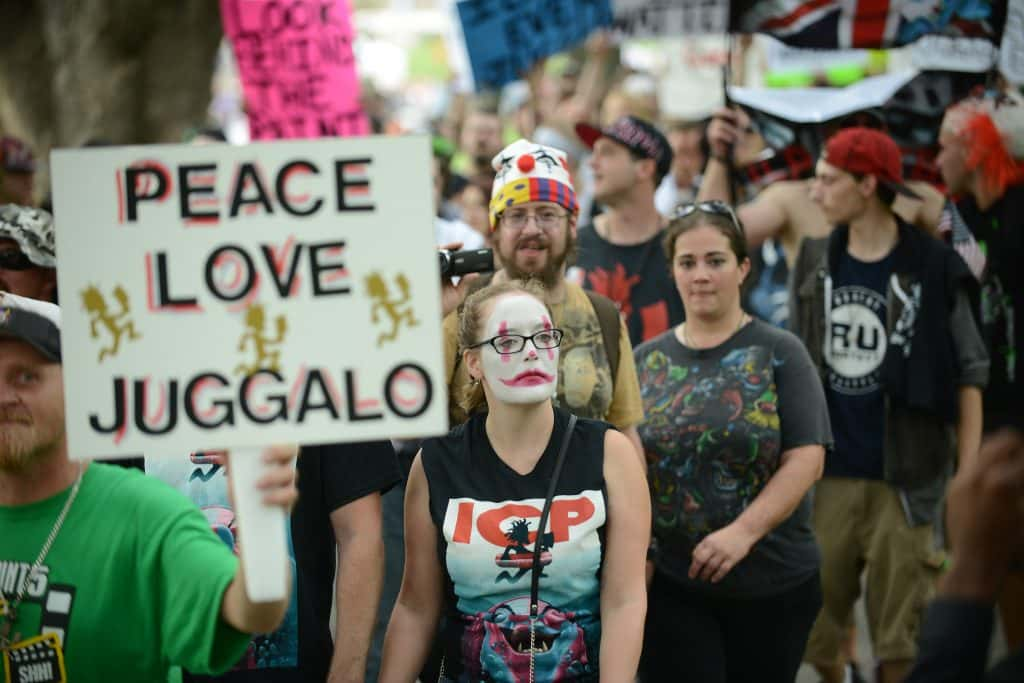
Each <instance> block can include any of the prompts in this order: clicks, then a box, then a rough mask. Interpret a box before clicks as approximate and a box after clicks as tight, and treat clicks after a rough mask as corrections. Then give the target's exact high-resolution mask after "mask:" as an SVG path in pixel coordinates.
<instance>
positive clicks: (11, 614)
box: [0, 463, 85, 652]
mask: <svg viewBox="0 0 1024 683" xmlns="http://www.w3.org/2000/svg"><path fill="white" fill-rule="evenodd" d="M84 471H85V470H84V468H83V467H82V463H78V478H77V479H75V484H74V486H72V487H71V493H70V494H68V499H67V500H66V501H64V508H63V509H62V510H61V511H60V514H59V515H57V521H55V522H54V523H53V528H52V529H50V534H49V535H48V536H47V537H46V542H45V543H43V547H42V549H41V550H40V551H39V556H38V557H36V561H35V562H34V563H32V568H31V569H29V570H28V573H27V574H25V578H23V579H22V580H21V585H20V586H19V587H18V590H17V593H16V594H15V595H14V597H13V598H8V597H7V596H6V595H4V593H3V591H2V590H0V599H2V600H3V602H4V605H5V609H4V618H3V621H2V622H0V652H6V651H8V650H10V649H11V644H12V642H17V641H18V640H20V637H19V636H18V635H17V634H15V635H14V636H13V638H12V637H11V630H12V629H13V628H14V622H15V621H17V619H18V606H19V605H21V601H22V599H23V598H24V597H25V591H26V590H28V582H29V581H31V580H32V577H33V576H35V573H36V572H37V571H39V567H41V566H42V564H43V561H44V560H45V559H46V555H47V553H49V552H50V547H51V546H52V545H53V542H54V541H55V540H57V534H59V533H60V528H61V527H62V526H64V519H65V518H66V517H67V516H68V510H70V509H71V504H72V503H74V502H75V497H76V496H77V495H78V489H79V488H81V486H82V473H83V472H84Z"/></svg>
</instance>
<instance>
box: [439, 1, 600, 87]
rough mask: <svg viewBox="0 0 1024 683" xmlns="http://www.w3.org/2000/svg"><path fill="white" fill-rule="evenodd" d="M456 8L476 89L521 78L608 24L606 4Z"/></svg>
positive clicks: (527, 3) (485, 4)
mask: <svg viewBox="0 0 1024 683" xmlns="http://www.w3.org/2000/svg"><path fill="white" fill-rule="evenodd" d="M456 7H457V9H458V12H459V20H460V22H461V23H462V32H463V35H464V36H465V39H466V49H467V51H468V52H469V60H470V64H471V66H472V67H473V79H474V81H475V82H476V87H477V88H478V89H483V88H487V87H492V88H495V87H500V86H502V85H505V84H506V83H509V82H511V81H514V80H517V79H519V78H523V77H524V76H525V74H526V72H528V71H529V70H530V68H531V67H532V66H533V65H534V64H535V63H536V62H537V60H539V59H541V58H543V57H548V56H550V55H553V54H555V53H556V52H560V51H562V50H564V49H566V48H569V47H573V46H575V45H576V44H578V43H581V42H583V41H584V40H585V39H586V38H587V36H588V35H589V34H590V32H591V31H593V30H594V29H595V28H598V27H600V26H610V25H611V23H612V10H611V4H610V2H609V0H560V1H559V2H547V1H546V0H524V1H523V2H518V3H507V2H501V1H500V0H461V1H460V2H459V3H458V4H457V5H456Z"/></svg>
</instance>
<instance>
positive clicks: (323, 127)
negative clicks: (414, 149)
mask: <svg viewBox="0 0 1024 683" xmlns="http://www.w3.org/2000/svg"><path fill="white" fill-rule="evenodd" d="M220 7H221V18H222V20H223V23H224V33H225V35H226V36H227V37H228V39H229V40H230V41H231V44H232V46H233V47H234V52H235V58H236V61H237V62H238V71H239V74H240V75H241V78H242V86H243V89H244V92H245V100H246V113H247V114H248V116H249V129H250V136H251V138H252V139H253V140H270V139H281V138H315V137H324V136H353V135H366V134H368V133H369V132H370V128H369V124H368V122H367V119H366V115H365V114H364V113H363V110H362V107H361V105H360V103H359V79H358V77H357V75H356V65H355V56H354V54H353V51H352V44H353V31H352V22H351V10H350V8H349V3H348V0H287V1H286V2H285V1H277V0H221V5H220Z"/></svg>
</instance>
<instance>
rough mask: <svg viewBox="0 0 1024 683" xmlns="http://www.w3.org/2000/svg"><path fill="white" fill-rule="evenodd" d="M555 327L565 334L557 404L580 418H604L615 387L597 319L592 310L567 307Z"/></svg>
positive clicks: (561, 353)
mask: <svg viewBox="0 0 1024 683" xmlns="http://www.w3.org/2000/svg"><path fill="white" fill-rule="evenodd" d="M555 326H556V327H559V328H561V329H562V331H563V332H564V333H565V338H564V339H563V340H562V346H561V348H560V359H559V364H558V389H557V390H556V392H555V395H556V400H555V403H556V404H557V405H558V406H559V407H562V408H565V409H567V410H569V411H571V412H573V413H575V414H576V415H579V416H580V417H587V418H591V419H595V420H601V419H604V416H605V414H606V413H607V412H608V408H609V406H611V404H612V394H613V392H614V389H613V387H614V384H613V378H612V373H611V369H610V368H609V365H608V353H607V350H606V349H605V348H604V337H602V335H601V325H600V323H599V322H598V321H597V316H595V315H594V314H593V311H592V310H584V309H580V308H568V307H567V308H566V310H565V312H564V313H563V314H562V316H561V319H556V321H555Z"/></svg>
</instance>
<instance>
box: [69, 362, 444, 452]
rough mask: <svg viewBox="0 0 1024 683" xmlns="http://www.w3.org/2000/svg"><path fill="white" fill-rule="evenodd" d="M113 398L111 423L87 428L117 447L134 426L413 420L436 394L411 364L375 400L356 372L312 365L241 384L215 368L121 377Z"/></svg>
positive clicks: (150, 431) (94, 418)
mask: <svg viewBox="0 0 1024 683" xmlns="http://www.w3.org/2000/svg"><path fill="white" fill-rule="evenodd" d="M111 395H112V397H113V411H112V413H111V414H112V417H110V418H102V417H101V416H100V415H99V414H97V413H91V414H90V415H89V427H90V428H91V429H92V431H93V432H95V433H97V434H103V435H111V436H113V437H114V442H115V443H119V442H120V441H121V439H123V438H124V435H125V434H126V432H127V431H128V430H129V429H130V428H131V427H133V426H134V428H135V429H137V430H138V431H139V432H141V433H143V434H147V435H150V436H162V435H166V434H169V433H171V432H174V431H175V430H176V429H179V428H181V427H183V426H185V425H186V424H188V425H190V426H192V427H194V428H197V429H200V430H204V431H206V430H213V429H217V428H219V427H224V426H236V425H238V424H243V423H244V424H246V425H248V426H252V427H260V426H266V425H272V424H275V423H282V422H286V423H292V424H295V425H302V424H307V423H308V422H309V421H310V420H314V419H317V420H320V421H323V420H325V419H326V420H328V421H329V422H331V423H336V422H342V421H347V422H350V423H356V422H366V421H375V420H382V419H384V417H385V412H387V413H390V414H391V415H392V416H394V417H397V418H400V419H413V418H416V417H419V416H420V415H422V414H423V413H424V412H426V410H427V409H428V408H429V407H430V405H431V401H432V400H433V395H434V391H433V385H432V383H431V381H430V375H429V374H428V373H427V371H426V370H425V369H424V368H423V367H421V366H420V365H417V364H416V363H411V362H409V363H401V364H399V365H396V366H395V367H393V368H392V369H391V370H390V371H389V372H388V373H387V374H386V375H385V377H384V380H383V382H381V385H380V387H379V389H378V390H377V391H376V392H374V393H370V394H362V393H360V388H359V370H358V369H356V368H343V369H342V370H341V371H340V373H338V375H337V376H335V375H334V374H333V373H331V371H329V370H327V369H326V368H320V367H315V368H301V369H300V370H298V371H297V372H296V373H294V375H292V376H286V375H283V374H282V373H280V372H278V371H276V370H269V369H263V370H258V371H256V372H254V373H252V374H250V375H248V376H246V377H245V378H244V379H242V380H241V381H239V382H238V383H237V385H235V384H233V383H232V380H231V379H229V378H228V377H226V376H225V375H223V374H222V373H219V372H215V371H212V370H211V371H206V372H199V373H197V374H195V375H193V376H192V377H189V378H180V379H179V378H169V379H164V380H162V381H157V380H154V379H152V378H151V377H136V378H129V377H120V376H119V377H114V378H113V384H112V391H111Z"/></svg>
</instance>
